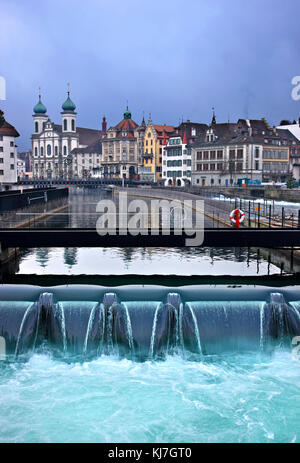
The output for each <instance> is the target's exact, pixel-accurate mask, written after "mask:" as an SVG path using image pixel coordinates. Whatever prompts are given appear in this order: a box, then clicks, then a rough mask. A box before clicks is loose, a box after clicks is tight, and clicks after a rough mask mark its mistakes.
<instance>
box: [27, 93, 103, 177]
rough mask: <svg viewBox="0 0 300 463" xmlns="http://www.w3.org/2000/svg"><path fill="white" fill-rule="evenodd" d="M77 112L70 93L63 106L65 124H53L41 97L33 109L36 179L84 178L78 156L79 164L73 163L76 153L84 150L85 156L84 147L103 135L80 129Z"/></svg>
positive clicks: (33, 166) (33, 155)
mask: <svg viewBox="0 0 300 463" xmlns="http://www.w3.org/2000/svg"><path fill="white" fill-rule="evenodd" d="M75 109H76V106H75V104H74V103H73V101H72V100H71V99H70V92H69V91H68V97H67V99H66V101H65V102H64V103H63V105H62V112H61V116H62V124H61V125H58V124H54V123H53V122H51V120H50V119H49V117H48V116H47V114H46V113H47V109H46V107H45V106H44V105H43V103H42V101H41V95H39V101H38V103H37V104H36V105H35V107H34V108H33V111H34V114H33V124H34V133H33V135H32V137H31V138H32V171H33V177H34V178H42V179H43V178H46V179H58V178H68V177H73V176H75V177H77V176H78V175H81V174H80V173H79V172H81V169H79V168H78V165H79V163H78V156H77V153H76V156H75V158H74V161H76V162H74V163H73V156H72V153H73V150H75V151H74V152H76V150H77V149H83V151H82V152H83V154H84V149H85V148H88V147H89V146H90V145H93V144H95V143H97V142H99V141H100V140H101V137H102V133H103V132H102V130H94V129H86V128H82V127H77V124H76V115H77V113H76V112H75ZM104 119H105V118H104ZM105 124H106V122H105ZM102 125H103V123H102ZM98 151H99V150H98ZM98 154H101V153H98ZM73 164H74V165H73ZM81 164H83V163H82V162H81ZM87 164H88V163H87Z"/></svg>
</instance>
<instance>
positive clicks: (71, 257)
mask: <svg viewBox="0 0 300 463" xmlns="http://www.w3.org/2000/svg"><path fill="white" fill-rule="evenodd" d="M77 253H78V248H64V263H65V265H66V266H68V267H69V269H71V268H72V267H73V266H74V265H76V264H77Z"/></svg>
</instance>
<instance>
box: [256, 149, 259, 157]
mask: <svg viewBox="0 0 300 463" xmlns="http://www.w3.org/2000/svg"><path fill="white" fill-rule="evenodd" d="M255 157H256V158H259V148H258V147H256V148H255Z"/></svg>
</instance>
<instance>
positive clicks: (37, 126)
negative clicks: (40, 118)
mask: <svg viewBox="0 0 300 463" xmlns="http://www.w3.org/2000/svg"><path fill="white" fill-rule="evenodd" d="M34 125H35V132H36V133H37V132H38V131H39V123H38V122H37V121H35V124H34Z"/></svg>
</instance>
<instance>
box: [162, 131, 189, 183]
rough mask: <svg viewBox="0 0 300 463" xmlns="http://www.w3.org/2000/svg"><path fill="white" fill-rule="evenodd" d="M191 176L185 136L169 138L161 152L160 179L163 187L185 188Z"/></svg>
mask: <svg viewBox="0 0 300 463" xmlns="http://www.w3.org/2000/svg"><path fill="white" fill-rule="evenodd" d="M191 176H192V155H191V149H190V148H188V147H187V139H186V134H185V133H184V136H183V139H182V138H181V136H180V135H176V136H174V137H170V138H169V140H168V144H167V145H165V146H164V147H163V152H162V179H163V180H164V184H165V186H186V185H187V184H190V182H191Z"/></svg>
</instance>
